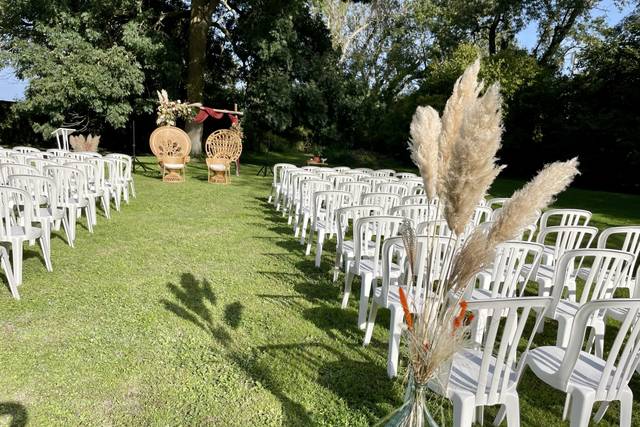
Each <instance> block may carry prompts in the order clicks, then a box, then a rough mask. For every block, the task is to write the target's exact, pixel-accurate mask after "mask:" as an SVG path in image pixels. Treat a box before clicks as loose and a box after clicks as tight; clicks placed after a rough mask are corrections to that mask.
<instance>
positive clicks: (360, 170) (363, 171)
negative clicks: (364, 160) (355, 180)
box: [351, 168, 373, 175]
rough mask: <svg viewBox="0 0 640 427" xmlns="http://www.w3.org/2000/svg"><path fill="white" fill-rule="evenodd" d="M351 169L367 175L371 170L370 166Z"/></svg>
mask: <svg viewBox="0 0 640 427" xmlns="http://www.w3.org/2000/svg"><path fill="white" fill-rule="evenodd" d="M351 170H352V171H354V172H358V173H365V174H367V175H371V173H372V172H373V169H370V168H355V169H351Z"/></svg>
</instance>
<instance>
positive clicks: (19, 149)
mask: <svg viewBox="0 0 640 427" xmlns="http://www.w3.org/2000/svg"><path fill="white" fill-rule="evenodd" d="M12 150H13V151H15V152H17V153H22V154H29V153H39V152H40V150H38V149H37V148H35V147H23V146H18V147H13V148H12Z"/></svg>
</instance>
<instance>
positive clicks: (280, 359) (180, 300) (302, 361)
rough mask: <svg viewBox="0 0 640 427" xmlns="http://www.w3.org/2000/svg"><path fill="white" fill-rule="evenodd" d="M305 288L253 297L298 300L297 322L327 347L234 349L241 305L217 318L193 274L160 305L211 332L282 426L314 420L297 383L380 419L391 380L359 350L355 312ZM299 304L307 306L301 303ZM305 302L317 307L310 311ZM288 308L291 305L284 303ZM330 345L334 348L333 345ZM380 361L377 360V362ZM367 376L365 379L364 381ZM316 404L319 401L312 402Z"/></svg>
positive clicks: (393, 396) (212, 300) (207, 288)
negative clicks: (316, 332) (268, 398)
mask: <svg viewBox="0 0 640 427" xmlns="http://www.w3.org/2000/svg"><path fill="white" fill-rule="evenodd" d="M309 286H311V285H309V284H306V283H298V284H296V285H295V286H294V289H295V290H296V291H303V292H301V293H302V295H269V294H264V295H258V296H259V297H261V298H265V299H266V300H279V299H286V300H292V301H295V300H298V302H294V303H293V305H294V306H295V307H296V308H295V309H294V311H302V312H303V314H302V318H303V319H307V320H310V321H311V322H312V323H314V324H315V325H316V326H317V327H318V328H319V329H321V330H323V331H325V333H326V334H327V336H328V337H329V338H330V339H331V342H332V343H331V345H330V344H326V343H318V342H311V343H310V342H300V343H284V344H278V343H277V344H269V345H263V346H256V347H253V348H249V349H247V348H246V346H240V345H236V344H235V343H234V338H233V335H232V332H233V330H237V329H239V328H240V327H241V326H242V316H243V312H244V306H243V305H242V303H240V302H234V303H231V304H228V305H226V306H225V307H224V308H223V310H222V316H221V317H222V320H223V322H219V321H218V319H217V318H218V317H219V315H216V314H215V313H214V310H216V307H217V305H218V299H217V297H216V294H215V292H214V290H213V288H212V285H211V283H210V282H209V281H207V280H206V279H203V280H197V279H196V278H195V277H194V276H193V275H192V274H189V273H185V274H182V276H181V278H180V283H179V284H174V283H168V284H167V288H168V289H169V291H170V292H171V294H172V295H173V297H174V300H168V299H163V300H161V303H162V304H163V305H164V307H165V308H166V309H167V310H168V311H170V312H172V313H173V314H175V315H177V316H179V317H180V318H182V319H185V320H188V321H189V322H191V323H193V324H194V325H196V326H197V327H198V328H200V329H202V330H203V331H205V332H206V333H207V334H210V335H211V337H212V338H213V339H214V340H215V342H216V343H217V344H220V345H222V346H223V348H225V349H226V351H227V357H228V358H229V360H231V361H232V362H234V364H235V365H237V366H238V367H240V368H241V369H242V370H243V371H244V372H245V373H246V375H248V376H249V377H250V378H252V379H253V380H254V381H256V382H257V383H259V384H262V385H263V386H264V387H265V388H266V389H267V390H268V391H269V392H270V393H271V394H272V395H273V396H275V397H276V398H277V399H278V400H279V401H280V403H281V404H282V409H283V417H284V420H283V424H284V425H311V424H313V423H314V422H313V421H314V420H313V417H312V414H310V413H308V412H307V409H306V408H305V406H303V405H302V404H301V403H299V400H305V397H304V396H303V395H302V396H301V395H300V393H299V385H298V384H299V382H298V381H302V382H309V383H316V384H319V385H321V386H322V387H324V388H326V389H327V390H329V391H331V392H333V393H334V394H335V395H337V396H339V397H341V398H342V399H343V400H344V401H345V402H346V403H347V405H348V406H349V407H350V408H351V409H354V410H358V411H361V412H363V413H364V414H366V416H367V417H368V418H369V419H370V421H372V422H373V421H375V420H377V419H379V418H380V417H382V416H383V415H385V414H386V413H387V412H388V410H389V409H390V403H389V402H395V403H399V402H396V400H397V397H398V393H397V390H395V391H394V382H393V381H390V380H389V379H388V378H387V376H386V371H385V369H384V366H383V365H382V364H380V363H376V362H375V361H374V360H373V359H372V357H371V354H370V352H367V351H365V350H364V349H363V348H362V347H360V346H359V342H358V341H359V340H361V337H358V336H357V335H358V332H359V331H356V329H357V328H356V321H355V314H354V313H353V312H351V311H350V310H347V311H342V310H339V309H337V308H336V307H331V306H330V305H329V304H327V303H326V302H324V301H323V300H324V299H325V298H327V297H329V299H333V298H334V296H335V291H333V290H331V289H329V290H324V291H322V290H320V289H317V290H312V289H310V288H309ZM304 302H307V304H305V303H304ZM308 302H312V303H314V304H319V306H318V307H311V308H310V307H309V304H308ZM284 307H285V308H287V309H291V305H290V304H285V306H284ZM333 343H335V345H334V344H333ZM338 345H347V346H348V347H349V348H355V349H356V354H357V360H354V359H353V355H347V354H345V353H344V352H342V351H340V350H338ZM378 362H379V361H378ZM363 378H366V379H367V380H366V381H363ZM315 403H316V404H319V405H321V402H315Z"/></svg>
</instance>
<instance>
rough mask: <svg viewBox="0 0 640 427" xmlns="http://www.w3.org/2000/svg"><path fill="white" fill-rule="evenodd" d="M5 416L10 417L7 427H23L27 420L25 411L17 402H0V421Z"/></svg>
mask: <svg viewBox="0 0 640 427" xmlns="http://www.w3.org/2000/svg"><path fill="white" fill-rule="evenodd" d="M7 415H8V416H9V417H10V420H9V421H10V422H9V424H7V426H8V427H24V426H26V425H27V421H28V420H29V416H28V414H27V409H26V408H25V407H24V406H23V405H22V404H20V403H18V402H0V420H2V419H5V417H6V416H7Z"/></svg>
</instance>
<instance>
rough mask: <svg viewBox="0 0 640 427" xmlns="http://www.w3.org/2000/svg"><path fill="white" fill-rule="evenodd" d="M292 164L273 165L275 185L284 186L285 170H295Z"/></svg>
mask: <svg viewBox="0 0 640 427" xmlns="http://www.w3.org/2000/svg"><path fill="white" fill-rule="evenodd" d="M295 167H296V166H295V165H292V164H291V163H276V164H275V165H273V185H274V186H276V185H277V184H282V179H283V175H284V171H285V169H289V168H295Z"/></svg>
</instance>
